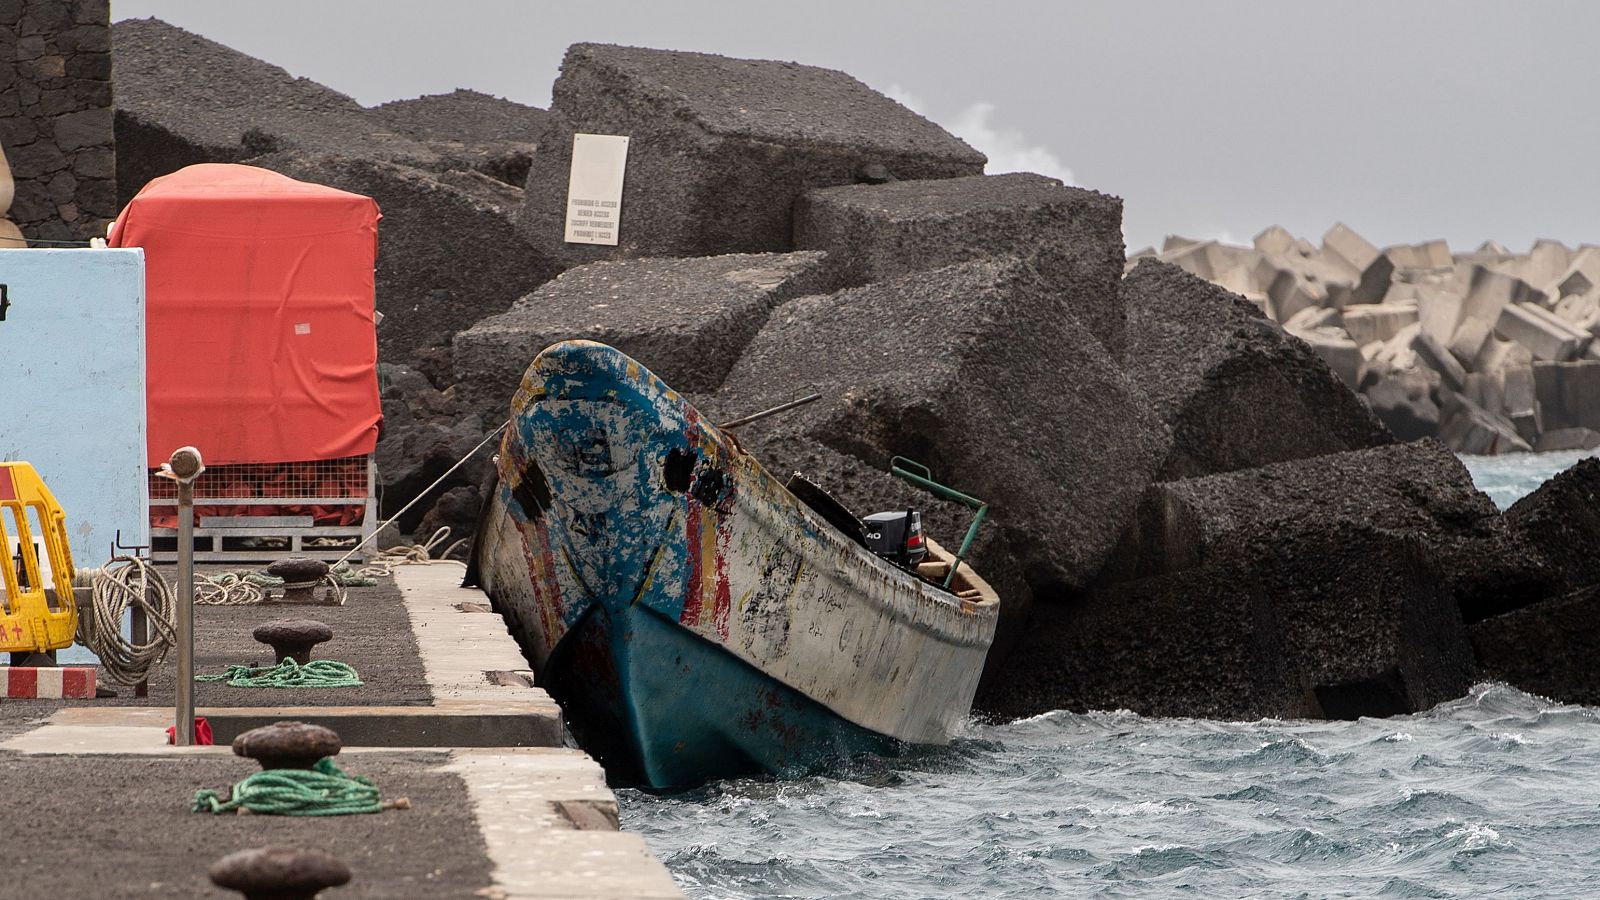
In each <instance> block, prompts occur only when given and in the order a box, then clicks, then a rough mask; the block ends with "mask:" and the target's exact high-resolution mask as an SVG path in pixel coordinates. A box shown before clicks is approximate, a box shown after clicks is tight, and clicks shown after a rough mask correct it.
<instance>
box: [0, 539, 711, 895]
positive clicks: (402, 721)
mask: <svg viewBox="0 0 1600 900" xmlns="http://www.w3.org/2000/svg"><path fill="white" fill-rule="evenodd" d="M460 578H461V569H460V567H459V566H453V565H441V564H436V565H410V566H403V567H400V568H399V569H397V570H396V571H395V574H394V576H393V577H392V578H389V579H385V580H384V583H383V584H381V585H379V586H376V587H370V588H353V589H351V591H350V597H349V602H348V603H347V604H346V605H344V606H288V607H286V606H226V607H221V606H202V607H199V608H198V610H197V613H196V654H195V658H196V671H197V672H198V673H200V674H213V673H214V674H220V673H221V672H222V671H223V669H225V668H226V666H228V665H230V664H239V663H254V664H263V665H265V664H270V663H271V658H270V657H271V651H270V650H269V649H268V648H266V647H265V646H264V645H262V644H259V643H257V642H256V641H255V640H254V639H253V638H252V637H251V634H250V633H251V631H252V630H253V629H254V627H255V626H256V625H258V624H260V623H262V622H265V621H268V620H271V619H275V618H311V619H317V620H319V621H321V622H324V623H326V624H328V625H329V626H330V627H331V628H332V629H333V632H334V637H333V639H332V640H331V641H329V642H328V643H325V644H322V645H320V646H319V647H318V648H317V649H315V650H313V652H312V658H313V659H336V660H339V661H341V662H346V663H349V664H350V665H352V666H353V667H355V669H356V670H357V672H358V673H359V675H360V678H361V680H362V681H363V682H364V683H363V685H362V686H360V687H348V688H321V689H277V688H233V687H227V686H226V685H222V684H217V683H201V684H198V685H196V698H197V707H198V713H199V714H200V715H202V716H206V717H207V718H208V720H209V721H211V722H212V723H213V726H214V727H215V728H216V730H217V736H218V744H219V745H218V746H209V747H174V746H172V745H170V744H168V743H167V736H166V733H165V729H166V728H167V727H168V726H170V725H171V724H172V722H173V718H174V717H173V712H172V708H171V706H170V704H171V702H172V695H173V685H174V677H173V672H174V668H175V667H174V665H173V662H172V660H170V659H169V660H168V661H167V663H166V664H164V665H163V666H162V668H161V670H160V671H158V672H157V673H156V674H155V675H154V676H153V677H152V678H151V686H150V697H149V698H146V699H142V700H140V699H135V698H133V696H132V691H131V690H129V689H127V688H123V687H117V688H116V689H117V691H118V694H119V696H118V697H116V698H110V699H100V700H93V701H85V700H68V701H62V700H42V701H10V700H5V701H0V792H4V795H5V796H8V797H11V798H13V807H14V808H17V809H33V810H38V811H39V818H40V819H42V820H43V821H41V822H39V823H32V822H30V825H29V827H26V828H20V829H17V830H15V831H14V832H13V838H11V839H9V840H8V846H7V851H6V854H5V856H6V860H7V869H8V874H7V881H8V882H9V883H13V884H27V885H30V890H32V891H34V892H36V893H37V894H38V895H39V896H44V897H51V898H68V897H79V896H83V897H90V896H93V897H176V896H182V897H229V896H233V897H237V896H238V895H237V894H234V893H232V892H229V891H224V890H221V889H219V888H216V887H214V886H212V885H211V884H210V882H209V881H208V880H207V877H206V869H207V867H208V866H210V864H211V863H212V862H214V861H215V860H216V859H219V858H221V857H222V856H224V855H226V854H228V853H231V852H234V851H236V850H242V849H247V848H251V847H262V846H268V845H282V846H292V847H308V848H315V849H320V850H324V851H326V852H329V853H332V854H333V855H334V856H336V857H339V858H340V859H341V860H343V861H344V862H345V863H346V864H347V865H348V866H349V867H350V869H351V870H352V872H353V878H352V880H351V882H350V884H349V885H347V886H345V887H342V888H335V889H330V890H328V891H325V892H324V893H323V894H322V895H321V896H324V897H328V898H330V900H337V898H339V897H386V898H407V897H417V898H423V897H426V898H438V897H464V898H486V897H487V898H501V900H514V898H524V897H527V898H534V897H538V898H546V897H567V898H619V900H620V898H658V897H660V898H665V897H680V896H681V893H680V892H679V891H678V889H677V888H676V886H675V885H674V884H673V882H672V879H671V876H670V875H668V873H667V871H666V869H665V868H664V867H663V866H662V865H661V864H660V862H658V861H657V860H656V859H655V858H654V857H652V856H651V855H650V852H649V850H648V848H647V847H646V846H645V844H644V842H643V840H642V839H641V838H639V837H638V836H637V835H632V834H626V833H622V832H620V831H618V830H617V825H616V821H617V816H616V800H615V798H614V797H613V796H612V794H611V792H610V791H609V789H608V788H607V787H606V785H605V779H604V774H603V773H602V772H601V770H600V767H599V766H598V765H597V764H596V763H595V762H594V761H593V760H592V759H590V758H589V757H588V756H586V755H585V754H583V753H582V752H580V751H577V750H574V749H570V748H568V747H567V746H565V740H564V738H565V732H564V729H563V728H562V727H561V724H560V719H559V710H558V709H557V708H556V706H555V704H554V703H553V702H551V701H550V699H549V697H548V695H546V694H545V693H544V692H543V691H542V690H541V689H539V688H537V687H533V686H532V684H531V680H530V678H529V677H528V676H529V674H530V673H528V672H527V671H526V666H527V663H526V661H524V660H523V659H522V656H521V654H520V652H519V651H518V650H517V648H516V645H515V642H514V641H513V640H512V638H511V636H510V635H509V634H508V633H507V632H506V630H505V627H504V624H503V622H502V621H501V619H500V617H499V616H497V615H494V614H493V613H490V612H487V611H486V604H487V600H486V598H485V597H484V596H483V595H482V594H481V593H480V592H477V591H474V590H469V589H463V588H460V587H459V586H458V584H459V581H460ZM279 719H296V720H301V721H316V722H320V723H321V724H326V725H328V726H329V727H333V728H334V729H335V730H336V731H338V732H339V733H340V736H341V738H342V739H343V742H344V750H343V751H342V752H341V753H340V754H339V755H338V756H336V757H335V762H336V763H337V764H338V765H339V766H340V767H341V768H343V769H344V770H345V771H346V772H349V773H350V774H353V775H366V776H368V777H370V778H372V779H373V780H374V782H375V783H376V784H377V786H378V788H379V790H380V792H381V794H382V796H383V798H384V799H385V800H392V799H396V798H399V797H405V798H407V799H408V800H409V801H410V808H409V809H388V810H385V811H383V812H381V813H376V814H367V815H351V816H334V817H315V818H290V817H279V816H266V815H236V814H231V813H230V814H224V815H211V814H207V813H196V812H192V811H191V804H192V802H193V797H194V793H195V791H196V790H198V789H201V788H210V789H213V790H217V791H219V792H222V793H223V794H224V795H226V790H227V788H228V787H229V786H231V785H232V784H233V783H234V782H237V781H238V780H240V779H242V778H244V777H246V776H247V775H249V774H251V773H252V772H254V771H256V770H257V765H256V764H255V763H254V762H253V761H251V760H247V759H242V758H239V757H236V756H234V755H232V752H231V750H230V748H229V747H228V746H227V742H228V739H229V738H230V737H231V735H232V734H234V733H237V732H238V731H240V730H242V729H245V728H248V727H254V726H255V725H256V724H262V723H265V722H270V721H276V720H279ZM23 797H26V798H27V800H26V801H25V802H24V801H21V800H19V799H18V798H23ZM30 818H32V817H30Z"/></svg>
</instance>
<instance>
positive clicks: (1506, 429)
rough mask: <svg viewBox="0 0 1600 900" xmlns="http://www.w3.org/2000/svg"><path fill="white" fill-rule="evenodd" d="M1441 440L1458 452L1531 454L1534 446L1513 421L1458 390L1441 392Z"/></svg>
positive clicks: (1474, 453) (1482, 454) (1481, 454)
mask: <svg viewBox="0 0 1600 900" xmlns="http://www.w3.org/2000/svg"><path fill="white" fill-rule="evenodd" d="M1439 440H1440V441H1442V442H1443V443H1444V445H1445V446H1447V447H1449V448H1450V449H1451V450H1454V451H1456V452H1457V453H1470V454H1473V455H1479V456H1488V455H1499V454H1502V453H1528V452H1530V451H1532V449H1533V447H1532V446H1530V445H1529V444H1528V442H1527V441H1526V440H1525V439H1524V438H1523V437H1522V435H1521V434H1520V433H1519V432H1518V431H1517V427H1516V425H1515V423H1513V422H1512V421H1511V420H1510V419H1507V418H1506V417H1504V416H1502V415H1499V414H1498V413H1494V412H1491V411H1489V410H1487V409H1484V408H1483V406H1482V405H1481V404H1480V403H1478V402H1476V401H1474V400H1472V399H1470V398H1468V397H1466V396H1463V395H1462V394H1459V393H1457V392H1455V391H1451V390H1444V391H1441V392H1440V403H1439Z"/></svg>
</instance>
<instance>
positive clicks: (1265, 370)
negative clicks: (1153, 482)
mask: <svg viewBox="0 0 1600 900" xmlns="http://www.w3.org/2000/svg"><path fill="white" fill-rule="evenodd" d="M1122 294H1123V298H1124V303H1125V304H1126V307H1127V313H1128V372H1129V374H1130V375H1132V376H1133V378H1134V380H1135V382H1137V383H1138V384H1139V386H1140V387H1142V388H1143V389H1144V391H1145V392H1146V393H1147V394H1148V395H1149V397H1150V401H1151V402H1152V403H1153V404H1154V405H1155V408H1156V410H1157V412H1158V413H1159V414H1160V415H1161V418H1162V420H1163V421H1165V422H1166V423H1167V424H1168V425H1169V426H1170V427H1171V429H1172V446H1171V450H1170V451H1169V452H1168V454H1167V458H1166V461H1165V462H1164V463H1163V464H1162V466H1161V469H1160V472H1159V474H1158V476H1157V477H1158V480H1163V481H1165V480H1171V479H1175V478H1189V477H1193V476H1196V475H1210V474H1212V473H1215V472H1230V471H1233V470H1235V469H1247V468H1251V467H1253V466H1262V465H1266V464H1268V463H1275V462H1282V461H1284V460H1290V459H1305V458H1308V457H1313V456H1321V455H1323V454H1327V453H1338V452H1341V451H1344V450H1359V449H1361V448H1363V447H1375V446H1379V445H1382V444H1389V443H1393V442H1394V437H1393V435H1391V434H1389V431H1388V429H1386V428H1384V427H1383V424H1382V423H1380V422H1379V421H1378V420H1377V419H1376V418H1375V417H1374V416H1373V414H1372V411H1371V410H1369V409H1367V407H1366V406H1365V405H1364V404H1363V403H1362V402H1361V400H1360V399H1359V398H1358V397H1356V395H1355V394H1353V393H1351V391H1350V389H1349V388H1347V387H1346V386H1345V385H1344V383H1343V382H1342V381H1340V380H1339V376H1338V375H1336V374H1334V372H1333V370H1332V369H1330V368H1328V365H1327V364H1326V363H1324V362H1323V361H1322V360H1321V358H1319V357H1318V356H1317V354H1316V353H1315V352H1314V351H1313V350H1312V349H1311V348H1310V347H1308V346H1307V345H1306V344H1305V343H1304V342H1303V341H1301V340H1299V339H1298V338H1295V337H1292V336H1290V335H1288V334H1286V333H1285V332H1284V331H1283V329H1282V328H1280V327H1278V326H1277V325H1276V324H1274V323H1273V322H1272V321H1271V320H1269V319H1267V318H1266V317H1265V316H1263V315H1261V313H1260V312H1259V311H1258V310H1257V309H1256V308H1255V307H1254V306H1252V305H1250V304H1249V303H1248V302H1246V301H1245V300H1244V299H1243V298H1242V297H1239V296H1237V295H1235V294H1231V293H1229V292H1228V291H1226V290H1224V289H1222V288H1220V287H1217V286H1215V285H1213V284H1211V283H1209V282H1207V281H1204V280H1202V279H1200V278H1196V277H1195V276H1193V275H1190V274H1189V273H1187V272H1184V271H1183V270H1182V269H1179V268H1177V267H1176V266H1170V265H1166V264H1164V263H1159V262H1156V261H1154V260H1148V259H1147V260H1143V261H1141V262H1140V263H1139V265H1138V266H1137V267H1136V268H1135V269H1134V270H1133V271H1132V272H1130V273H1129V274H1128V276H1127V277H1126V278H1124V279H1123V281H1122Z"/></svg>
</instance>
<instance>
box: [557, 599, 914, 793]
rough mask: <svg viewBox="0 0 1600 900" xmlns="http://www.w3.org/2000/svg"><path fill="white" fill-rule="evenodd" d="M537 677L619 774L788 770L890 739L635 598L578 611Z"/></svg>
mask: <svg viewBox="0 0 1600 900" xmlns="http://www.w3.org/2000/svg"><path fill="white" fill-rule="evenodd" d="M545 686H546V689H547V690H549V691H550V693H551V696H553V697H555V698H556V699H557V701H558V702H559V703H560V704H561V706H562V709H563V710H565V711H566V714H567V718H568V721H569V722H570V723H571V725H572V728H573V732H574V736H575V737H576V738H577V739H578V742H579V744H580V745H581V746H583V747H584V748H585V749H587V750H588V751H589V752H590V753H591V754H593V755H594V757H595V758H596V759H598V760H599V761H600V762H601V764H602V765H604V766H605V769H606V771H607V772H608V773H609V774H610V776H611V778H612V780H613V781H616V782H619V783H624V784H639V785H647V786H650V787H652V788H656V789H667V790H670V789H674V788H687V787H693V786H695V785H698V784H702V783H704V782H706V781H709V780H713V779H717V778H728V777H734V776H739V775H758V774H771V775H778V776H797V775H803V774H805V773H807V772H811V771H815V770H817V769H819V768H821V767H823V766H826V765H827V764H829V763H831V762H834V761H837V760H841V759H848V758H850V757H852V756H857V755H860V754H863V753H878V754H886V753H890V752H893V751H894V749H895V747H896V744H897V742H896V741H894V740H893V739H892V738H888V737H885V736H883V735H880V734H875V733H873V732H871V731H868V730H867V729H865V728H862V727H861V726H859V725H856V724H854V723H852V722H849V721H847V720H845V719H844V718H843V717H841V716H839V715H838V714H836V713H834V712H833V711H832V710H830V709H828V708H827V707H825V706H823V705H822V704H820V703H817V702H816V701H815V700H812V699H811V698H809V697H807V696H805V695H804V694H802V693H800V692H799V691H796V690H794V689H793V688H791V687H789V686H787V685H785V684H783V683H781V682H779V681H777V680H775V679H773V678H771V677H769V676H767V675H766V674H764V673H763V672H761V670H759V669H757V668H756V667H754V666H752V665H750V664H749V663H746V662H744V661H743V660H741V659H739V658H738V657H736V656H734V655H733V654H731V653H728V652H726V651H725V650H723V649H722V648H720V647H718V646H717V645H716V644H713V643H711V642H710V641H707V640H705V639H703V638H700V637H698V636H696V635H695V634H693V633H692V632H690V631H688V630H686V629H684V628H681V627H679V626H678V624H677V623H675V622H669V621H667V620H665V619H663V618H661V617H660V616H659V615H657V614H656V613H655V612H653V611H652V610H650V609H649V608H648V607H642V606H631V607H625V608H623V609H621V610H617V611H616V612H615V613H613V612H611V611H609V610H607V609H605V608H597V609H595V610H594V612H592V613H590V614H589V615H588V616H586V617H585V618H584V620H583V621H582V622H579V623H578V624H577V626H576V627H575V628H573V629H572V630H571V631H570V632H569V633H568V635H567V637H566V638H565V639H564V640H563V641H562V644H561V646H559V647H558V648H557V650H556V653H555V654H554V655H553V656H552V658H551V660H550V664H549V665H548V666H547V667H546V679H545Z"/></svg>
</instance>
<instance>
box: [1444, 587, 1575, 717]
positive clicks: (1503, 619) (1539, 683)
mask: <svg viewBox="0 0 1600 900" xmlns="http://www.w3.org/2000/svg"><path fill="white" fill-rule="evenodd" d="M1469 634H1470V635H1471V639H1472V650H1473V653H1474V654H1476V656H1477V659H1478V667H1479V670H1480V676H1479V677H1481V678H1483V679H1492V680H1495V681H1504V682H1506V683H1507V684H1512V685H1516V686H1517V687H1518V688H1520V689H1521V690H1524V691H1527V692H1529V693H1532V694H1537V695H1539V696H1541V697H1549V698H1550V699H1552V700H1557V701H1560V702H1562V703H1581V704H1584V705H1585V706H1593V705H1595V704H1600V666H1596V665H1595V664H1594V661H1595V659H1596V658H1597V657H1600V587H1588V588H1583V589H1581V590H1577V591H1574V592H1572V593H1570V594H1566V595H1564V596H1561V597H1556V598H1553V599H1550V600H1546V601H1544V602H1543V603H1539V604H1536V605H1533V606H1529V607H1525V608H1523V609H1518V610H1514V611H1512V612H1508V613H1505V614H1504V615H1499V616H1495V617H1493V618H1489V619H1484V620H1483V621H1481V622H1476V623H1474V624H1472V625H1471V626H1470V627H1469Z"/></svg>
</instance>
